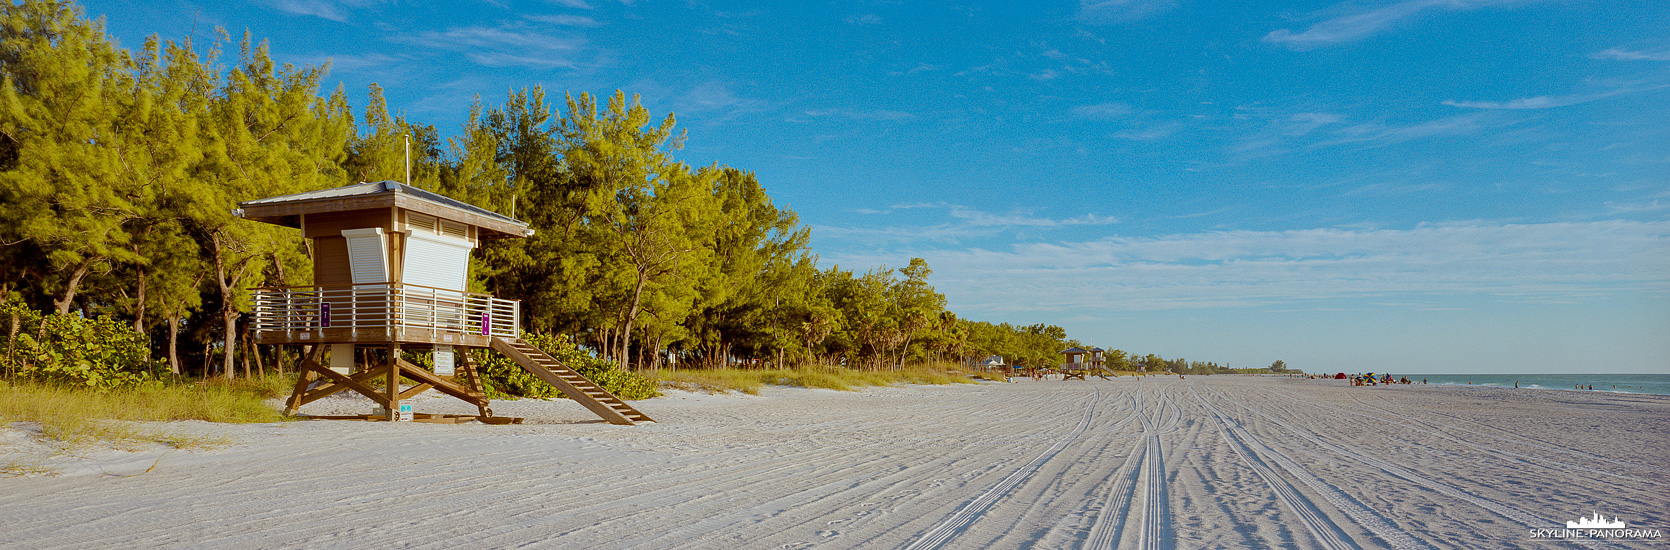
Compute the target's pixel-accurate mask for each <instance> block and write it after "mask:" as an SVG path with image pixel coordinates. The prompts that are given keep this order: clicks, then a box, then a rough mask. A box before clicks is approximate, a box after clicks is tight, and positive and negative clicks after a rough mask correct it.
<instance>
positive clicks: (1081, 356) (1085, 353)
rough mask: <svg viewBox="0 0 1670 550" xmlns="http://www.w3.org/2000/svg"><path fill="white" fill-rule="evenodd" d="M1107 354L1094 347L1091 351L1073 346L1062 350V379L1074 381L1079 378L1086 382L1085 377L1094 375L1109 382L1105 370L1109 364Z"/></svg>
mask: <svg viewBox="0 0 1670 550" xmlns="http://www.w3.org/2000/svg"><path fill="white" fill-rule="evenodd" d="M1105 353H1106V351H1105V350H1103V349H1102V348H1098V347H1094V346H1092V347H1091V348H1090V349H1084V348H1080V347H1078V346H1073V347H1070V348H1067V349H1064V350H1061V359H1062V361H1061V379H1062V380H1072V379H1075V378H1077V379H1079V380H1084V375H1086V374H1094V375H1096V376H1099V377H1101V378H1102V379H1103V380H1107V379H1108V376H1107V371H1106V370H1105V369H1104V368H1103V365H1106V364H1107V363H1106V358H1105V357H1104V354H1105Z"/></svg>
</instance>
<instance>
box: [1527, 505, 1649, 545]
mask: <svg viewBox="0 0 1670 550" xmlns="http://www.w3.org/2000/svg"><path fill="white" fill-rule="evenodd" d="M1531 538H1532V539H1562V540H1571V539H1577V540H1582V539H1600V540H1664V532H1663V531H1662V530H1659V529H1642V528H1635V529H1630V528H1629V525H1627V524H1625V523H1624V520H1623V519H1622V518H1620V517H1618V516H1612V519H1606V516H1603V515H1601V513H1600V511H1599V510H1596V511H1595V512H1594V515H1593V516H1581V517H1578V518H1577V520H1576V521H1568V522H1566V528H1565V529H1560V528H1549V529H1531Z"/></svg>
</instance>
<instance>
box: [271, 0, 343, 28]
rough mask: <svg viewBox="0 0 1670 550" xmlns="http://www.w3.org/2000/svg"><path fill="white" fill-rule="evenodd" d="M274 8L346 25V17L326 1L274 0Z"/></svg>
mask: <svg viewBox="0 0 1670 550" xmlns="http://www.w3.org/2000/svg"><path fill="white" fill-rule="evenodd" d="M272 6H273V7H274V8H278V9H279V10H280V11H284V12H289V13H293V14H296V15H311V16H313V17H318V18H321V19H329V20H331V21H336V22H338V23H346V22H347V21H348V15H347V14H346V13H343V12H342V9H341V8H339V7H338V6H337V5H336V2H331V1H328V0H274V1H273V3H272Z"/></svg>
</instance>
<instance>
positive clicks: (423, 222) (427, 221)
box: [406, 212, 439, 233]
mask: <svg viewBox="0 0 1670 550" xmlns="http://www.w3.org/2000/svg"><path fill="white" fill-rule="evenodd" d="M406 225H407V226H408V227H409V228H411V230H412V231H413V232H423V233H439V231H436V230H435V217H434V216H425V215H423V214H419V213H417V212H407V213H406Z"/></svg>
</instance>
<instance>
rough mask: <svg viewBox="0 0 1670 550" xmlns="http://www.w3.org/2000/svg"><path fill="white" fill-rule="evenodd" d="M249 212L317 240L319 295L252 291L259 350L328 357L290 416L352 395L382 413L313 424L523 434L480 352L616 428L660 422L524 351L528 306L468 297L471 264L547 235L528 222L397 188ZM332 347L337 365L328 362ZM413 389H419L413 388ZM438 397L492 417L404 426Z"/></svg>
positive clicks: (318, 195) (310, 361) (383, 186)
mask: <svg viewBox="0 0 1670 550" xmlns="http://www.w3.org/2000/svg"><path fill="white" fill-rule="evenodd" d="M238 206H239V209H238V210H237V212H236V213H237V215H238V216H239V217H242V218H245V219H249V220H254V221H260V222H266V223H272V224H277V225H282V226H285V227H294V228H297V229H300V230H301V232H302V236H303V237H306V238H308V239H312V241H313V266H314V267H313V279H314V281H313V284H311V285H305V286H293V287H283V288H255V289H251V290H252V296H251V302H252V303H253V305H254V315H253V319H252V321H251V323H250V328H251V330H252V331H253V332H254V335H255V342H256V343H257V344H267V345H312V346H315V347H314V352H313V353H310V354H306V355H305V357H304V358H303V360H302V362H301V365H300V369H299V370H300V377H299V379H298V380H297V381H296V388H295V391H294V392H293V393H292V394H291V395H290V398H289V400H288V401H287V402H286V403H285V414H288V415H295V414H296V413H297V411H298V409H299V408H300V407H301V406H302V405H305V404H307V403H311V402H313V401H317V400H319V399H322V398H324V397H327V396H330V395H333V394H336V393H338V392H341V391H344V390H352V391H354V392H357V393H360V394H361V395H364V396H366V397H368V398H370V399H371V400H372V401H374V402H376V403H377V405H378V410H376V411H373V413H372V414H366V415H357V416H336V417H311V418H335V419H353V420H414V421H419V422H449V423H450V422H465V421H469V420H479V421H481V422H484V423H489V424H513V423H520V422H521V420H522V419H520V418H509V417H500V416H493V410H492V408H490V407H489V401H488V400H487V396H486V394H485V393H484V391H483V388H482V385H481V379H480V376H479V374H478V373H477V371H476V368H475V365H474V364H473V363H472V362H471V360H470V356H469V353H467V352H468V350H470V349H476V348H492V349H494V350H496V351H498V352H499V353H503V354H504V355H505V356H507V357H509V358H510V359H511V360H513V361H515V362H516V364H517V365H520V366H521V367H522V368H523V369H526V370H527V371H528V372H530V373H532V374H533V375H535V376H537V377H539V378H540V379H541V380H544V381H545V382H546V383H548V384H551V385H552V386H554V387H556V388H557V389H558V390H561V391H562V392H563V394H565V395H567V396H568V397H569V398H570V399H573V400H575V401H577V402H579V403H580V404H582V405H585V407H586V408H587V409H590V410H591V411H592V412H594V413H596V414H597V415H598V416H600V417H602V418H603V419H604V420H606V421H608V422H610V423H612V424H625V425H631V424H634V423H636V422H644V421H653V420H652V419H651V418H650V417H649V416H648V415H645V414H644V413H642V412H639V411H638V410H637V409H634V408H632V406H631V405H628V404H626V402H625V401H623V400H621V399H620V398H618V397H615V396H614V395H613V394H611V393H609V392H608V391H606V390H604V389H603V388H602V387H601V386H598V385H597V384H595V383H593V382H592V381H591V380H589V379H587V378H586V377H584V376H582V375H580V373H578V372H575V371H574V370H573V369H571V368H569V367H568V366H566V365H563V364H562V363H561V362H560V361H557V360H556V359H555V358H553V357H551V356H550V355H549V354H547V353H545V352H544V351H542V350H540V349H539V348H537V347H535V346H533V345H532V344H529V343H527V342H525V341H523V340H522V339H521V338H520V337H519V336H518V332H517V326H518V322H519V321H520V319H521V303H520V302H518V301H516V300H504V299H500V298H495V297H493V296H492V295H489V294H481V293H476V292H468V291H467V288H466V284H467V281H469V268H470V251H471V250H473V249H475V248H476V247H477V246H479V245H480V244H481V243H482V242H483V241H486V240H490V239H520V238H525V237H528V236H531V235H533V233H534V231H533V230H532V229H530V228H529V227H528V224H527V222H523V221H518V220H515V219H512V218H510V217H507V216H503V215H500V214H498V213H496V212H493V211H490V210H486V209H484V208H480V207H476V206H473V205H469V204H465V203H463V202H459V201H456V200H453V199H450V198H447V197H444V196H441V195H438V194H435V193H431V192H429V191H424V190H422V189H418V188H415V187H411V186H409V185H405V184H401V183H399V182H394V181H382V182H375V183H360V184H356V185H349V186H345V187H338V188H335V189H324V190H319V191H309V192H306V193H297V194H293V195H283V196H278V197H269V198H265V199H256V200H252V201H247V202H242V203H238ZM326 346H329V349H330V352H331V353H330V360H329V363H328V364H324V363H322V362H321V358H322V356H323V353H322V351H323V350H324V349H325V347H326ZM409 349H428V350H432V351H433V354H432V355H433V357H434V371H433V372H431V371H430V370H428V369H425V368H423V367H420V366H417V365H414V364H412V363H410V362H407V361H406V360H404V359H401V357H400V352H401V351H402V350H409ZM362 350H371V351H370V352H362ZM376 350H381V351H376ZM361 353H364V355H365V356H366V357H367V358H370V360H368V361H366V362H365V364H358V362H357V361H356V357H357V356H358V355H360V354H361ZM402 377H404V378H406V379H408V380H412V381H414V382H416V385H413V386H410V387H407V388H404V389H403V388H402V387H401V384H400V380H401V378H402ZM379 380H381V381H382V383H381V384H380V385H381V386H382V387H381V388H377V387H375V386H377V385H379V384H378V381H379ZM429 390H436V391H440V392H442V393H445V394H447V395H451V396H453V397H456V398H458V399H461V400H464V401H466V402H469V403H471V404H473V405H475V406H476V407H477V409H478V411H479V413H480V414H478V415H474V416H470V415H447V414H424V413H410V414H409V415H408V414H402V412H401V407H400V402H401V401H402V400H405V399H410V398H412V397H414V396H416V395H418V394H420V393H423V392H425V391H429Z"/></svg>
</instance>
